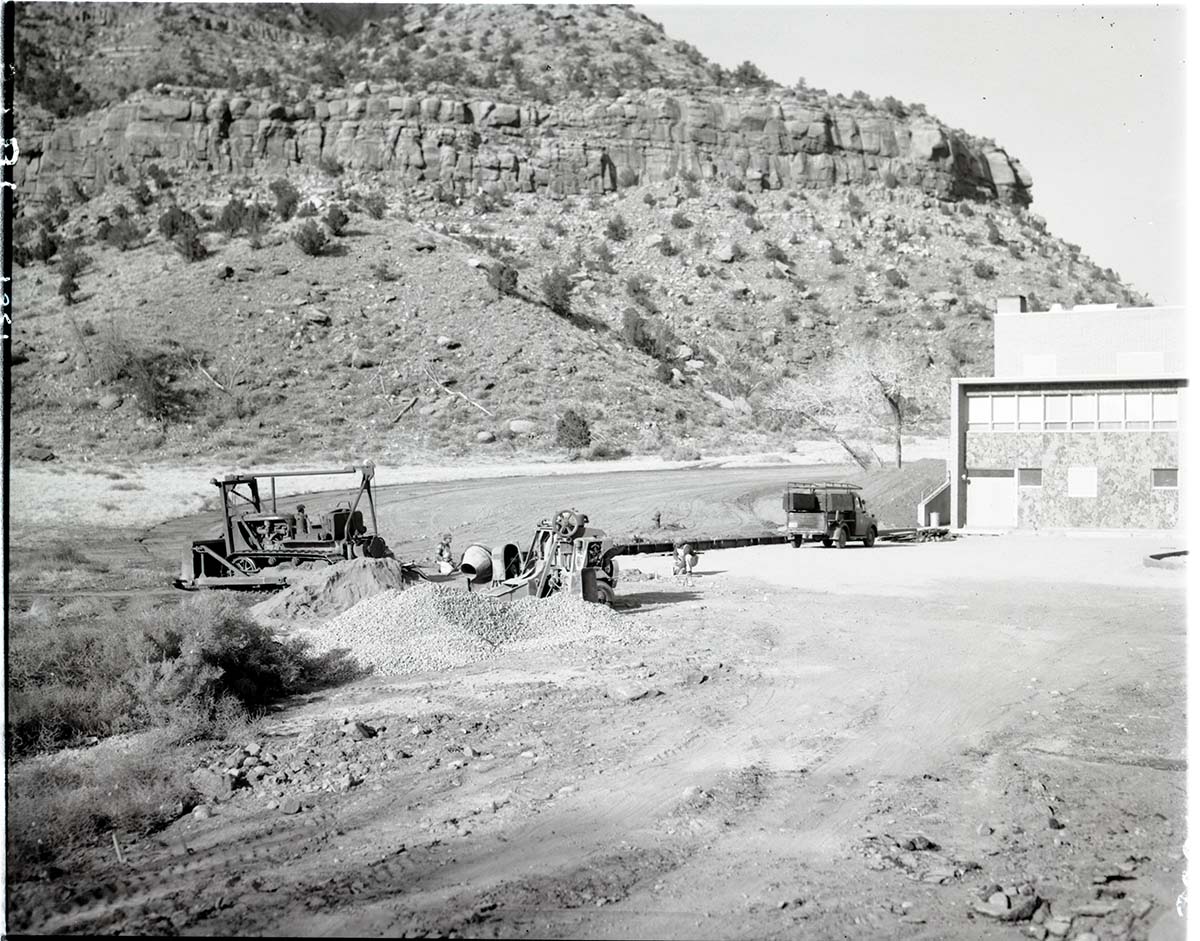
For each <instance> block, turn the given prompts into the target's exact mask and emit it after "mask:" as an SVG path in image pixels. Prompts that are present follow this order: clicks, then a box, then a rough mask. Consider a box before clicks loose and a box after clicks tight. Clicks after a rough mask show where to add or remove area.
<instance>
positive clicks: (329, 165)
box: [317, 157, 346, 176]
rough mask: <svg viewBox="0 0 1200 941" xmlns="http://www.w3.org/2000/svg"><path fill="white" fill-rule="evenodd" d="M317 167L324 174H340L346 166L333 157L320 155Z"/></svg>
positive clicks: (344, 170)
mask: <svg viewBox="0 0 1200 941" xmlns="http://www.w3.org/2000/svg"><path fill="white" fill-rule="evenodd" d="M317 169H319V170H320V171H321V172H322V173H324V174H325V175H326V176H341V175H342V174H343V173H345V172H346V168H345V167H343V166H342V162H341V161H340V160H338V159H336V158H335V157H322V158H321V159H320V160H319V161H317Z"/></svg>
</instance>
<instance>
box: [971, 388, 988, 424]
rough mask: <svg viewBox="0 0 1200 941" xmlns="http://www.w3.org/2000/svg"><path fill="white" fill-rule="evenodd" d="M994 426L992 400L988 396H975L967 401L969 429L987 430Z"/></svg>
mask: <svg viewBox="0 0 1200 941" xmlns="http://www.w3.org/2000/svg"><path fill="white" fill-rule="evenodd" d="M991 424H992V399H991V396H987V395H973V396H970V397H969V398H968V399H967V427H968V428H975V429H987V428H989V427H991Z"/></svg>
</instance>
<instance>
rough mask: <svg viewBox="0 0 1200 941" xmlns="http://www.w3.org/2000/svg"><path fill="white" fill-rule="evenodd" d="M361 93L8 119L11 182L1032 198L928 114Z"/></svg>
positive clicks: (1005, 165) (684, 97)
mask: <svg viewBox="0 0 1200 941" xmlns="http://www.w3.org/2000/svg"><path fill="white" fill-rule="evenodd" d="M356 90H357V91H360V92H361V94H358V95H353V96H349V97H332V98H319V99H316V100H303V101H299V102H290V103H285V102H280V101H269V100H250V99H249V98H246V97H237V96H227V95H215V94H213V93H211V92H208V91H205V92H196V93H194V94H184V93H183V92H181V91H180V90H172V91H171V92H170V93H169V94H166V95H151V94H148V93H139V96H138V97H135V98H133V99H130V100H127V101H125V102H123V103H121V104H118V105H115V106H112V107H109V108H107V109H103V110H100V111H96V112H93V113H91V114H89V115H86V116H85V117H83V118H77V119H74V120H70V121H61V122H56V123H55V124H54V125H53V126H51V127H49V128H45V129H38V128H35V127H25V128H19V134H20V141H21V159H20V162H19V164H18V165H17V167H16V168H15V169H16V182H17V185H18V186H19V187H20V188H21V192H22V193H23V194H24V195H25V196H27V197H29V198H32V199H35V200H36V199H37V198H38V197H39V196H40V195H41V194H43V193H45V192H46V190H47V189H49V187H51V186H58V187H59V188H60V189H63V190H64V191H66V188H67V187H68V186H70V185H71V184H77V185H78V186H79V188H80V189H81V190H82V191H83V192H84V193H85V194H87V195H94V194H95V193H98V192H100V191H101V190H103V189H104V188H105V186H107V185H108V184H109V183H110V182H111V181H112V180H113V179H115V178H117V176H118V175H119V173H120V172H121V171H122V170H123V171H124V172H125V173H126V174H130V175H134V174H136V172H137V170H138V169H139V168H140V167H143V166H145V165H148V164H149V163H158V164H159V165H160V166H162V167H164V168H166V167H172V166H177V167H179V168H181V169H184V170H187V171H197V170H199V171H216V172H219V173H228V174H238V175H241V174H243V173H245V172H246V171H254V170H259V171H263V172H269V173H286V172H287V171H288V170H290V169H292V168H297V167H305V166H313V167H315V166H317V165H318V164H319V163H320V162H321V161H322V160H323V159H325V160H332V161H337V162H339V163H341V164H342V165H343V166H344V167H346V168H348V169H351V170H362V171H367V172H370V173H373V174H378V175H379V177H380V180H381V182H393V183H399V182H402V181H409V182H412V183H425V184H440V185H441V186H442V187H443V188H446V189H449V190H451V191H453V192H457V193H460V194H466V193H474V192H477V191H479V190H480V189H482V190H485V191H489V192H496V193H499V192H505V191H525V192H532V191H539V190H549V191H553V192H557V193H587V192H604V191H606V190H610V189H615V188H616V187H617V185H618V180H619V179H621V178H622V177H623V176H627V175H628V174H633V175H634V176H635V178H636V179H637V180H638V181H639V182H643V183H644V182H653V181H656V180H662V179H665V178H668V177H670V176H672V175H674V174H676V173H679V172H681V171H690V172H692V173H695V174H697V176H700V177H704V178H712V177H737V178H740V179H742V180H744V181H745V183H746V184H747V188H748V189H750V190H751V191H756V190H759V189H763V188H768V189H778V188H781V187H787V186H790V185H813V186H833V185H836V184H840V183H847V182H850V183H855V182H869V181H871V180H883V179H885V178H888V177H889V176H890V177H894V178H895V181H896V182H898V183H900V184H903V185H909V186H914V187H918V188H920V189H921V190H923V191H925V192H927V193H930V194H932V195H937V196H939V197H942V198H960V197H967V198H980V199H996V200H999V201H1002V202H1008V203H1015V204H1021V205H1024V204H1027V203H1029V202H1030V198H1031V197H1030V190H1031V188H1032V179H1031V178H1030V176H1029V174H1028V173H1027V172H1026V171H1025V169H1024V168H1023V167H1022V166H1021V164H1020V162H1019V161H1018V160H1016V159H1014V158H1012V157H1010V156H1009V155H1008V154H1007V153H1005V152H1004V151H1003V150H1002V149H999V148H994V147H990V146H988V145H985V144H980V143H979V142H977V141H973V140H972V139H969V138H966V137H965V136H964V135H962V134H960V133H958V132H955V131H952V130H950V129H948V128H946V127H945V126H943V125H941V124H939V123H938V122H936V121H935V120H933V119H932V118H928V117H925V116H914V117H910V118H898V117H895V116H893V115H891V114H889V113H887V112H878V111H870V110H866V109H854V108H848V109H846V110H844V111H838V110H832V109H830V108H827V107H824V106H822V105H818V104H815V103H813V102H812V101H811V100H809V99H806V98H804V97H801V96H799V95H796V94H793V93H789V92H780V93H777V94H772V95H768V94H761V93H760V94H756V95H746V94H742V95H735V94H729V93H722V92H719V91H713V92H711V93H708V92H691V93H679V94H677V93H673V92H667V91H660V92H655V91H650V92H646V93H642V94H639V95H636V96H622V97H620V98H617V99H614V100H601V101H596V100H590V101H567V102H564V103H563V104H560V105H553V106H551V105H545V104H539V103H535V102H513V101H508V102H502V101H490V100H462V99H449V98H441V97H437V96H421V95H416V94H406V93H405V92H404V90H403V89H401V88H398V87H394V88H384V87H381V88H378V89H376V88H372V87H370V86H366V85H365V83H364V85H361V86H359V87H358V88H357V89H356Z"/></svg>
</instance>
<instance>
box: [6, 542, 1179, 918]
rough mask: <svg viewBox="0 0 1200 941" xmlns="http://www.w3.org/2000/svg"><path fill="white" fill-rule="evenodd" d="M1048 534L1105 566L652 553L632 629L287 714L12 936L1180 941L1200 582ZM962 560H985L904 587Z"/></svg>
mask: <svg viewBox="0 0 1200 941" xmlns="http://www.w3.org/2000/svg"><path fill="white" fill-rule="evenodd" d="M1014 539H1015V537H1014ZM1042 542H1045V544H1046V547H1047V551H1051V552H1053V553H1056V554H1057V555H1058V556H1059V557H1061V558H1063V559H1070V558H1074V557H1078V561H1077V562H1075V563H1072V564H1071V565H1068V566H1066V567H1064V569H1063V570H1062V573H1061V577H1060V578H1059V579H1058V580H1056V581H1054V582H1049V581H1044V580H1042V581H1039V580H1038V579H1036V578H1031V577H1030V576H1031V575H1033V574H1035V572H1034V570H1035V569H1036V568H1038V567H1040V566H1042V565H1043V562H1042V561H1040V555H1041V553H1039V552H1026V551H1017V550H1022V549H1024V548H1028V546H1026V545H1025V544H1024V543H1023V544H1022V545H1016V544H1015V543H1014V542H1013V541H1012V540H1002V539H996V540H976V541H968V542H964V543H962V544H951V545H937V544H934V545H914V546H908V547H894V548H892V549H888V550H884V549H882V548H880V549H876V550H847V551H843V552H837V551H836V550H822V549H812V550H800V551H799V552H796V551H795V550H791V549H787V548H779V549H777V550H776V553H777V554H778V555H779V556H780V558H781V559H783V560H787V561H788V563H789V564H788V565H787V566H783V567H780V568H779V569H778V570H777V571H776V572H775V574H773V575H772V576H771V580H772V581H774V582H775V583H774V584H770V583H768V582H766V581H763V580H760V579H759V578H757V577H754V576H749V577H748V576H747V575H746V574H738V573H737V572H736V569H737V566H736V565H735V564H733V563H734V562H735V560H736V559H737V558H738V553H741V552H743V550H735V551H731V552H725V553H709V554H706V556H705V557H704V559H703V560H702V563H703V564H702V566H701V574H700V576H699V577H698V578H696V579H694V580H693V582H691V583H687V582H677V581H675V580H673V579H669V578H667V579H664V578H659V577H654V578H649V577H647V576H637V575H630V577H629V578H627V580H626V581H625V582H624V583H623V584H622V587H621V592H620V594H621V604H620V606H619V607H618V610H617V612H616V615H615V617H616V621H615V627H614V629H613V630H610V631H606V632H599V633H594V632H593V633H589V634H587V635H586V636H582V637H581V638H580V639H579V640H578V641H577V642H573V643H570V644H567V645H563V646H556V647H554V648H553V649H546V648H539V647H532V648H530V647H522V646H521V645H519V644H514V645H511V646H508V647H506V649H504V650H502V651H500V652H499V653H498V654H497V655H496V656H494V657H491V658H489V659H488V661H487V662H486V664H476V665H467V666H463V667H459V668H457V669H453V670H449V671H444V672H438V673H422V674H410V675H408V676H399V677H388V676H383V675H378V676H376V677H372V678H368V679H365V680H363V681H360V682H358V683H355V684H352V685H350V686H346V687H343V688H341V689H338V690H336V691H334V692H332V693H328V694H324V695H321V696H317V697H313V698H312V699H311V700H309V701H307V702H303V703H297V704H296V705H295V706H294V707H292V708H290V709H288V710H286V711H284V712H282V713H280V714H279V715H277V716H275V717H273V718H271V719H269V720H267V721H266V722H265V723H264V724H263V726H262V728H261V729H260V730H259V731H258V732H256V741H255V743H254V747H256V750H257V755H251V754H250V751H251V749H250V748H240V747H239V748H224V749H221V750H219V751H218V752H215V753H214V755H213V758H212V761H213V762H215V763H216V764H217V765H219V766H228V764H229V763H231V762H235V763H236V764H237V765H239V766H241V767H242V768H244V769H245V770H244V771H243V773H242V775H241V777H242V779H243V780H245V781H246V786H242V787H239V788H238V789H236V790H234V791H232V792H231V793H230V794H229V795H227V798H226V799H218V800H215V801H211V802H210V804H209V805H208V811H207V814H208V816H207V818H206V819H197V818H194V817H190V818H188V819H186V820H183V821H180V822H179V823H177V824H175V825H174V826H172V827H171V828H170V829H169V830H167V831H166V832H164V833H163V834H161V835H159V836H157V837H150V838H141V839H135V838H131V837H130V835H125V834H123V835H122V841H123V852H124V858H125V862H124V863H118V862H117V861H116V859H115V856H114V854H113V853H112V852H110V850H109V849H107V848H105V847H97V848H96V850H95V853H94V855H93V856H91V857H89V858H88V859H87V860H85V861H81V863H80V865H79V867H78V868H77V869H75V870H73V871H72V872H70V873H67V874H58V875H57V876H55V877H54V878H52V879H50V880H49V881H45V882H40V883H38V882H34V883H27V884H22V885H18V886H14V887H13V893H12V895H11V897H10V912H12V917H13V919H14V922H13V926H14V927H15V928H17V929H25V930H39V931H47V930H48V931H123V932H137V931H143V932H147V931H148V932H168V933H207V934H254V933H262V932H268V931H269V932H272V933H284V932H287V933H291V932H296V933H301V934H322V933H327V932H334V931H336V932H339V933H352V934H376V933H384V934H391V935H402V934H414V933H417V934H420V933H435V934H449V933H458V934H461V935H469V936H484V937H491V936H495V937H500V936H503V937H513V936H522V937H529V936H537V937H546V936H565V935H575V936H589V937H628V936H631V935H640V936H654V937H729V936H756V937H762V936H775V937H794V936H797V935H800V934H803V935H807V936H814V937H830V936H854V937H881V938H882V937H896V936H905V937H908V936H911V937H980V938H992V937H994V938H1003V937H1011V936H1012V932H1013V931H1015V930H1020V931H1022V932H1027V931H1032V932H1033V933H1037V934H1039V936H1040V932H1039V931H1038V930H1037V929H1034V928H1032V926H1034V925H1037V926H1040V927H1041V928H1042V929H1044V930H1045V931H1046V932H1047V935H1046V936H1047V937H1050V938H1052V939H1056V938H1058V937H1081V936H1085V933H1086V932H1091V933H1092V934H1093V935H1094V936H1095V937H1098V938H1117V937H1122V938H1138V939H1140V938H1147V937H1149V936H1151V930H1152V928H1154V929H1155V931H1154V937H1172V936H1182V934H1181V932H1180V931H1178V929H1179V927H1180V926H1179V922H1178V919H1177V917H1176V915H1175V913H1174V900H1175V898H1176V896H1177V895H1178V894H1179V892H1180V891H1182V884H1181V881H1180V874H1181V870H1182V854H1181V852H1180V848H1181V844H1182V840H1183V834H1184V818H1183V814H1184V789H1183V783H1184V782H1183V774H1182V770H1183V767H1184V763H1183V729H1184V721H1183V715H1184V696H1183V680H1184V673H1183V650H1184V647H1183V641H1184V605H1183V577H1182V575H1181V573H1178V572H1169V571H1158V570H1149V569H1144V568H1143V567H1142V566H1141V558H1142V555H1144V552H1143V551H1142V550H1144V549H1145V548H1146V547H1145V546H1142V545H1141V543H1140V542H1139V541H1138V540H1132V539H1126V540H1112V541H1109V542H1106V543H1103V544H1101V543H1099V542H1097V541H1089V540H1068V539H1060V540H1052V539H1050V538H1049V537H1042V539H1041V540H1036V539H1035V540H1030V543H1031V544H1037V545H1041V544H1042ZM1051 543H1053V545H1051ZM1097 546H1099V548H1097ZM958 549H965V550H966V551H967V552H968V553H969V554H970V555H971V559H970V560H969V561H970V563H971V565H972V566H975V567H977V568H978V569H979V570H980V571H986V572H988V573H989V575H988V577H987V578H971V577H957V576H954V577H949V578H938V577H933V576H931V582H930V586H929V587H930V588H931V590H927V591H923V592H920V593H914V592H908V591H905V590H904V588H905V584H904V583H905V580H906V578H907V576H906V575H904V574H903V572H904V570H906V569H913V568H914V567H916V568H921V567H925V568H927V569H929V570H931V571H934V572H936V571H939V570H940V569H942V568H944V563H945V559H946V554H947V553H951V552H954V551H957V550H958ZM902 555H903V556H904V557H905V559H906V560H907V561H905V564H904V566H901V567H900V568H899V569H897V567H896V566H895V565H893V564H892V563H894V562H896V561H897V560H898V559H899V558H900V557H901V556H902ZM889 559H890V560H891V561H889ZM1026 559H1028V562H1026V561H1024V560H1026ZM805 560H808V562H809V563H810V564H816V563H817V561H818V560H820V565H821V566H823V567H826V568H828V567H829V566H832V565H835V564H837V565H840V566H843V567H845V568H846V569H847V570H857V571H858V573H859V574H860V576H861V577H862V578H864V579H869V580H870V581H871V584H872V586H873V593H872V594H871V595H864V594H858V593H854V592H853V591H851V590H848V589H846V590H842V591H839V592H836V593H832V592H830V593H825V592H821V591H819V590H816V589H819V587H820V586H817V585H814V584H812V578H813V576H814V570H813V569H812V568H811V567H809V566H804V565H801V564H800V563H801V562H803V561H805ZM1097 566H1099V567H1102V568H1104V569H1105V572H1106V573H1107V576H1106V577H1107V582H1108V583H1107V584H1104V585H1101V584H1095V583H1092V584H1086V583H1084V582H1081V581H1077V580H1075V579H1074V578H1073V573H1074V572H1075V571H1076V570H1077V569H1078V570H1082V569H1085V568H1095V567H1097ZM646 568H647V569H650V568H653V566H650V565H648V566H646ZM893 570H895V571H898V572H900V574H898V575H895V576H892V575H890V574H889V573H890V572H892V571H893ZM788 571H790V572H791V581H790V582H789V583H786V584H785V581H784V579H785V575H786V572H788ZM946 572H947V574H950V575H952V574H953V573H952V570H951V569H946ZM1147 612H1153V617H1148V616H1147ZM564 617H565V618H566V620H567V621H569V618H570V615H569V613H568V614H567V615H565V616H564ZM356 723H357V724H356ZM360 725H361V726H362V727H364V728H365V729H368V730H369V732H368V731H364V730H363V729H362V728H360ZM371 733H374V734H371ZM246 744H250V743H246ZM264 754H266V755H268V756H269V757H270V760H271V764H270V765H269V766H268V767H266V768H264V769H261V770H260V771H259V772H254V768H255V767H257V766H258V764H260V763H261V760H262V759H261V756H262V755H264ZM201 816H205V815H201ZM1008 918H1012V919H1015V920H1016V922H1015V924H1016V925H1017V926H1018V927H1016V928H1015V927H1013V924H1014V922H1010V921H1006V920H1005V919H1008Z"/></svg>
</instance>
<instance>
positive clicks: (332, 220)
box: [325, 203, 350, 235]
mask: <svg viewBox="0 0 1200 941" xmlns="http://www.w3.org/2000/svg"><path fill="white" fill-rule="evenodd" d="M349 223H350V217H349V216H348V215H346V210H344V209H343V208H342V207H341V206H339V205H337V204H336V203H335V204H334V205H332V206H330V207H329V211H328V212H326V213H325V225H326V226H328V227H329V231H330V232H332V233H333V234H334V235H341V234H342V233H343V232H345V231H346V226H347V225H349Z"/></svg>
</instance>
